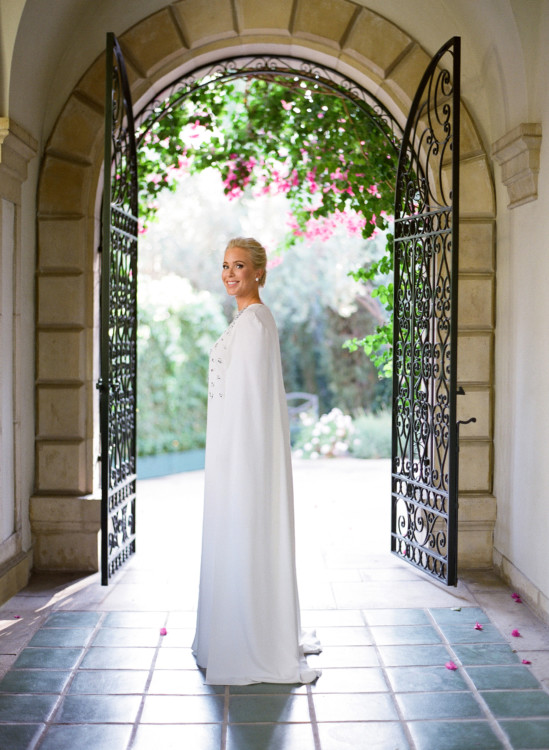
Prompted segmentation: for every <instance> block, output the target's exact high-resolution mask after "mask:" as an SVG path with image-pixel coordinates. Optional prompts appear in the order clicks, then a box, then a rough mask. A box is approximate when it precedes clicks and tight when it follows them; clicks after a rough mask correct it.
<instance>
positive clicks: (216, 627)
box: [193, 304, 320, 685]
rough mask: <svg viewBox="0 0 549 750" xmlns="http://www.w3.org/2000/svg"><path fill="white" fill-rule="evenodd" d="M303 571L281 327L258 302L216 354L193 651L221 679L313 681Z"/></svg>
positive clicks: (211, 680)
mask: <svg viewBox="0 0 549 750" xmlns="http://www.w3.org/2000/svg"><path fill="white" fill-rule="evenodd" d="M301 641H302V637H301V626H300V614H299V601H298V593H297V583H296V569H295V543H294V514H293V482H292V469H291V455H290V444H289V429H288V412H287V406H286V397H285V392H284V383H283V379H282V368H281V362H280V347H279V341H278V332H277V329H276V324H275V322H274V319H273V316H272V314H271V312H270V310H269V309H268V308H267V307H265V305H262V304H254V305H250V306H249V307H247V308H245V309H244V310H243V311H242V312H240V313H239V314H238V315H237V317H236V318H235V320H234V321H233V323H231V325H230V326H229V328H228V329H227V330H226V331H225V333H224V334H223V335H222V336H221V338H220V339H219V340H218V341H217V343H216V344H215V346H214V348H213V349H212V354H211V358H210V378H209V403H208V423H207V438H206V480H205V494H204V527H203V537H202V565H201V573H200V595H199V603H198V616H197V629H196V635H195V639H194V643H193V653H194V654H195V656H196V660H197V663H198V665H199V666H201V667H203V668H205V669H206V682H207V683H208V684H213V685H246V684H250V683H254V682H277V683H294V682H311V681H313V680H314V679H316V677H317V676H318V675H319V671H318V670H315V669H311V668H310V667H309V666H308V664H307V662H306V660H305V657H304V652H307V653H310V652H311V651H316V652H317V651H319V650H320V649H319V645H318V642H313V643H312V644H308V645H307V646H304V645H303V643H302V642H301Z"/></svg>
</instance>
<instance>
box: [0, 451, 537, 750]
mask: <svg viewBox="0 0 549 750" xmlns="http://www.w3.org/2000/svg"><path fill="white" fill-rule="evenodd" d="M202 479H203V475H202V472H191V473H189V474H184V475H177V476H174V477H165V478H162V479H155V480H146V481H143V482H140V486H139V498H140V510H139V515H138V522H139V532H138V533H139V554H138V555H137V556H136V557H135V558H134V560H133V561H132V562H131V563H130V564H129V565H128V566H127V567H126V569H125V570H124V571H123V572H122V573H121V574H120V575H119V577H118V579H117V581H116V583H115V584H113V585H112V586H110V587H108V588H104V587H101V586H100V585H99V578H98V575H97V574H95V575H91V576H74V575H65V574H52V575H40V576H36V577H35V578H34V579H33V580H32V581H31V584H30V585H29V587H28V588H27V589H25V590H24V591H23V592H21V593H20V594H19V595H18V596H16V597H14V598H13V599H12V600H10V601H9V602H7V603H6V604H5V605H4V606H3V607H1V608H0V677H2V679H1V680H0V748H1V749H2V750H27V749H28V750H65V749H66V750H69V749H70V750H75V748H86V750H103V748H105V749H106V748H109V750H153V749H154V748H156V747H158V748H162V750H172V749H173V750H175V749H176V748H177V750H181V748H189V749H191V750H194V749H195V748H196V750H212V749H214V748H215V750H278V749H280V750H343V749H344V748H348V749H351V748H352V749H353V750H468V749H471V750H473V749H474V750H491V749H492V748H505V749H506V750H509V749H510V748H517V749H518V748H538V750H539V749H540V748H546V749H547V748H549V693H548V692H547V688H548V687H549V628H548V627H547V626H546V625H544V624H543V623H541V622H540V621H539V620H538V619H537V618H536V617H535V616H534V615H533V614H532V613H531V612H530V611H529V610H528V608H527V607H526V605H524V604H517V603H515V601H514V600H513V599H512V597H511V593H513V592H511V591H510V590H509V589H508V588H507V587H506V586H504V585H503V584H502V583H501V581H500V580H499V579H498V578H497V577H495V576H494V575H493V574H492V573H491V572H484V573H477V574H472V573H467V574H464V575H462V576H461V579H460V582H459V585H458V586H457V588H455V589H447V588H445V587H444V586H441V585H439V584H437V583H435V582H432V581H430V580H428V579H426V578H425V577H424V576H423V575H422V574H420V573H418V572H416V571H415V570H413V569H412V568H411V567H410V566H408V565H406V564H405V563H402V562H401V561H399V560H397V559H396V558H394V557H393V556H391V555H390V554H388V553H387V551H386V550H387V548H388V546H389V514H388V503H387V499H388V492H389V486H388V463H387V462H386V461H374V462H362V461H353V460H351V459H349V460H347V459H342V460H337V461H334V462H332V463H330V462H326V461H324V462H318V463H314V462H298V463H296V466H295V485H296V524H297V545H298V572H299V581H300V597H301V606H302V612H303V624H304V626H306V627H315V628H316V629H317V631H318V634H319V636H320V639H321V641H322V643H323V647H324V650H323V652H322V654H320V655H319V656H315V657H310V661H311V663H313V662H314V663H315V665H319V666H321V667H322V669H323V674H322V676H321V677H320V678H319V680H318V681H317V683H316V684H314V685H310V686H302V685H295V686H280V685H278V686H275V685H256V686H251V687H231V688H230V689H229V688H224V687H219V688H212V687H209V686H206V685H204V683H203V680H202V676H201V673H200V672H199V670H197V668H196V666H195V663H194V660H193V659H192V655H191V652H190V644H191V641H192V637H193V632H194V617H195V613H194V609H195V606H196V596H197V580H198V567H199V546H200V519H201V501H200V500H201V492H202ZM477 622H478V623H479V624H480V625H481V626H482V630H479V629H475V624H476V623H477ZM163 627H165V628H166V630H167V634H166V635H164V636H162V635H160V629H161V628H163ZM514 629H518V630H519V631H520V633H521V636H520V637H518V638H514V637H512V636H511V631H512V630H514ZM523 659H526V660H528V661H530V662H531V665H525V664H523V663H522V660H523ZM450 661H452V662H454V663H455V665H456V667H457V669H455V670H449V669H447V668H446V666H445V665H446V664H447V663H448V662H450Z"/></svg>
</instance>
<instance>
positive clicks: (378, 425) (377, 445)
mask: <svg viewBox="0 0 549 750" xmlns="http://www.w3.org/2000/svg"><path fill="white" fill-rule="evenodd" d="M353 429H354V434H353V439H352V440H351V444H350V445H351V454H352V455H353V456H355V457H356V458H390V456H391V414H390V412H387V411H385V412H379V413H378V414H361V415H359V416H358V417H355V419H354V421H353Z"/></svg>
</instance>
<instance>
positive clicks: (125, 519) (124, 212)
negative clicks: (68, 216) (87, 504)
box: [98, 33, 138, 585]
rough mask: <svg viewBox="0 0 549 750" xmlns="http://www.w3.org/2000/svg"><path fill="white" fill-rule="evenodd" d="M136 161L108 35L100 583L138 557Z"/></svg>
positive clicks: (121, 69) (120, 65) (123, 80)
mask: <svg viewBox="0 0 549 750" xmlns="http://www.w3.org/2000/svg"><path fill="white" fill-rule="evenodd" d="M137 213H138V209H137V158H136V145H135V127H134V120H133V112H132V103H131V96H130V88H129V85H128V79H127V75H126V70H125V65H124V59H123V56H122V52H121V50H120V46H119V44H118V41H117V39H116V38H115V36H114V34H111V33H109V34H107V51H106V106H105V159H104V191H103V213H102V259H101V379H100V381H99V383H98V387H99V390H100V424H101V491H102V498H101V534H102V540H101V583H102V584H103V585H107V584H108V582H109V579H110V578H111V577H112V576H113V575H114V573H115V572H116V571H117V570H118V569H119V568H120V566H121V565H122V564H123V563H124V562H125V561H126V560H127V559H128V558H129V557H130V556H131V555H132V554H133V553H134V552H135V544H136V540H135V531H136V529H135V502H136V478H137V477H136V424H135V419H136V366H137V237H138V223H137Z"/></svg>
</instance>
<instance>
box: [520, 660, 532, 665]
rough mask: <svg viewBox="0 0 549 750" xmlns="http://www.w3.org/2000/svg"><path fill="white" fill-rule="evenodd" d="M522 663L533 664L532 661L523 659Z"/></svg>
mask: <svg viewBox="0 0 549 750" xmlns="http://www.w3.org/2000/svg"><path fill="white" fill-rule="evenodd" d="M522 663H523V664H531V663H532V662H531V661H530V659H523V660H522Z"/></svg>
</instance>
